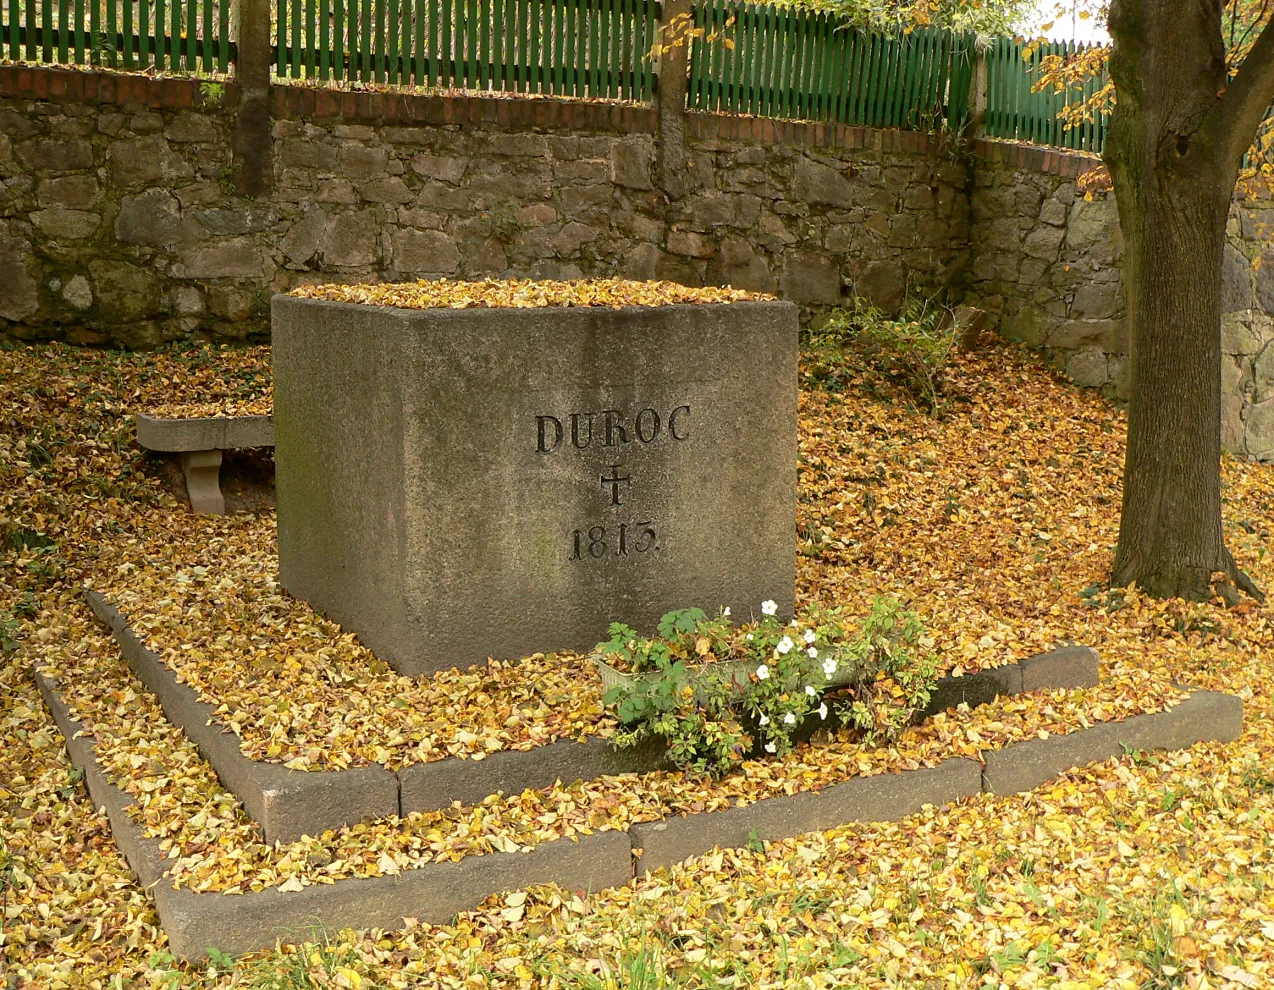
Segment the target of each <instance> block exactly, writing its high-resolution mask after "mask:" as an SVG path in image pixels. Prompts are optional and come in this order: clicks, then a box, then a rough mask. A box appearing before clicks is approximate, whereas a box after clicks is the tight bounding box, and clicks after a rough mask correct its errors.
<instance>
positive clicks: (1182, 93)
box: [1105, 0, 1260, 600]
mask: <svg viewBox="0 0 1274 990" xmlns="http://www.w3.org/2000/svg"><path fill="white" fill-rule="evenodd" d="M1110 29H1111V34H1112V36H1113V37H1114V39H1115V48H1114V51H1113V52H1112V57H1111V66H1110V67H1111V74H1112V76H1113V77H1114V79H1115V85H1116V92H1117V105H1116V107H1115V110H1114V113H1113V116H1112V120H1111V126H1110V131H1109V134H1108V138H1107V146H1106V155H1105V158H1106V163H1107V166H1108V167H1109V169H1110V172H1111V176H1112V178H1113V179H1114V185H1115V196H1116V201H1117V204H1118V209H1119V222H1120V228H1121V230H1122V232H1123V237H1124V245H1125V261H1124V285H1125V290H1126V294H1127V299H1128V327H1129V374H1130V384H1131V391H1130V395H1131V400H1130V403H1129V409H1128V447H1127V453H1126V455H1125V462H1124V492H1123V510H1122V515H1121V519H1120V527H1119V544H1118V547H1117V548H1116V551H1115V563H1114V569H1113V573H1112V583H1113V584H1114V585H1117V586H1123V585H1129V584H1136V585H1138V586H1139V587H1141V588H1142V589H1143V590H1145V591H1147V592H1149V593H1150V594H1152V595H1155V596H1158V597H1165V598H1167V597H1177V596H1179V597H1183V598H1187V599H1191V600H1206V599H1208V598H1210V597H1212V595H1213V594H1216V593H1220V594H1222V595H1224V596H1225V597H1226V598H1227V599H1228V600H1236V599H1237V592H1236V591H1235V590H1234V589H1235V586H1238V587H1241V588H1243V589H1244V590H1246V591H1248V592H1249V593H1252V594H1254V595H1256V596H1258V597H1259V596H1260V592H1259V591H1257V589H1256V587H1255V586H1254V585H1253V584H1252V582H1251V581H1250V580H1249V579H1248V578H1247V577H1246V575H1244V574H1243V573H1242V572H1240V571H1239V570H1238V568H1237V567H1236V566H1235V563H1234V559H1233V558H1232V557H1231V555H1230V553H1229V551H1228V550H1227V549H1226V547H1225V540H1224V536H1223V531H1222V525H1221V475H1220V461H1221V262H1222V254H1223V251H1224V248H1225V227H1226V220H1227V218H1228V216H1229V208H1230V199H1231V196H1232V195H1233V190H1234V183H1235V180H1236V178H1237V174H1238V162H1237V160H1236V159H1235V156H1234V155H1233V154H1231V150H1230V149H1231V143H1232V142H1231V141H1230V138H1231V135H1230V134H1229V133H1227V128H1226V126H1225V124H1226V120H1225V119H1224V118H1225V116H1226V115H1225V114H1224V113H1223V112H1222V111H1221V109H1220V101H1221V98H1222V97H1223V95H1224V93H1225V91H1226V83H1227V71H1226V67H1225V50H1224V45H1223V42H1222V36H1221V4H1220V0H1185V2H1182V0H1114V2H1113V3H1112V5H1111V12H1110ZM1218 572H1219V573H1221V574H1223V575H1224V578H1223V579H1222V580H1220V581H1214V580H1213V576H1214V575H1216V574H1217V573H1218Z"/></svg>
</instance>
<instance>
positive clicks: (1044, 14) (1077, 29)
mask: <svg viewBox="0 0 1274 990" xmlns="http://www.w3.org/2000/svg"><path fill="white" fill-rule="evenodd" d="M1035 7H1036V12H1037V13H1036V16H1035V18H1034V24H1033V25H1032V26H1035V25H1039V24H1043V23H1046V22H1048V21H1052V22H1053V27H1052V28H1051V29H1050V30H1049V31H1047V32H1045V34H1046V35H1047V37H1048V38H1049V40H1051V41H1072V40H1073V41H1099V42H1103V43H1105V42H1108V41H1109V40H1110V35H1108V34H1107V33H1106V28H1105V25H1103V24H1100V23H1098V22H1097V20H1096V18H1091V17H1090V18H1088V19H1087V20H1081V19H1080V18H1079V17H1073V16H1069V15H1068V16H1065V17H1057V16H1056V15H1055V11H1056V9H1057V4H1056V0H1036V5H1035ZM1026 33H1027V34H1028V35H1033V34H1034V32H1032V31H1028V32H1026Z"/></svg>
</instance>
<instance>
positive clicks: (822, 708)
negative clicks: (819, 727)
mask: <svg viewBox="0 0 1274 990" xmlns="http://www.w3.org/2000/svg"><path fill="white" fill-rule="evenodd" d="M818 717H819V718H827V702H826V701H824V702H823V703H822V704H821V705H819V706H818Z"/></svg>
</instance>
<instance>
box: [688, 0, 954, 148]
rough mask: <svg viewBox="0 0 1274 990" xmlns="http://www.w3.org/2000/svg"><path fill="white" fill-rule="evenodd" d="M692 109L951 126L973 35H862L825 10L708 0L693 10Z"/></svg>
mask: <svg viewBox="0 0 1274 990" xmlns="http://www.w3.org/2000/svg"><path fill="white" fill-rule="evenodd" d="M694 26H695V29H696V35H695V40H694V42H693V46H692V48H691V52H690V82H689V91H688V96H687V103H688V105H689V107H690V108H691V109H694V110H707V111H716V112H724V113H745V114H753V115H756V116H761V117H784V118H793V119H800V120H834V121H839V122H842V123H849V124H855V125H866V126H871V127H906V128H912V129H918V128H923V127H930V126H934V125H936V124H938V123H939V122H947V123H949V124H951V125H952V126H959V124H960V123H962V122H963V120H964V118H965V116H966V114H967V113H968V103H969V85H970V82H971V80H972V74H973V73H972V66H973V39H972V37H970V36H965V35H956V34H952V33H950V32H947V31H915V32H913V33H911V34H897V35H883V34H869V33H866V32H862V31H858V30H854V29H852V28H846V27H844V26H841V25H840V24H839V23H838V21H837V19H836V18H835V17H834V16H832V15H828V14H825V13H812V12H809V11H801V10H795V9H792V8H790V7H774V6H770V5H760V4H750V3H737V2H732V0H710V2H709V3H706V4H701V5H698V6H696V7H695V23H694Z"/></svg>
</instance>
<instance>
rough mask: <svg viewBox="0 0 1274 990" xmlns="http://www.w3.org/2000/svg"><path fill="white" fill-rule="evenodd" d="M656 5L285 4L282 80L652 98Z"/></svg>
mask: <svg viewBox="0 0 1274 990" xmlns="http://www.w3.org/2000/svg"><path fill="white" fill-rule="evenodd" d="M658 18H659V4H658V2H657V0H278V13H277V27H276V30H277V36H276V37H277V43H276V51H277V63H276V69H275V71H276V72H277V74H278V75H279V76H280V77H288V78H291V79H309V80H318V81H326V80H329V79H330V80H338V81H339V80H357V81H360V82H374V83H389V84H412V85H416V86H434V87H438V86H440V87H445V88H455V89H464V90H472V91H478V92H501V91H503V92H517V93H541V94H546V95H547V94H551V95H555V96H576V97H604V98H609V99H624V100H648V99H650V96H651V93H652V91H653V89H654V73H653V65H652V62H651V58H650V50H651V48H652V47H653V45H654V43H655V27H656V24H657V22H658Z"/></svg>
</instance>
